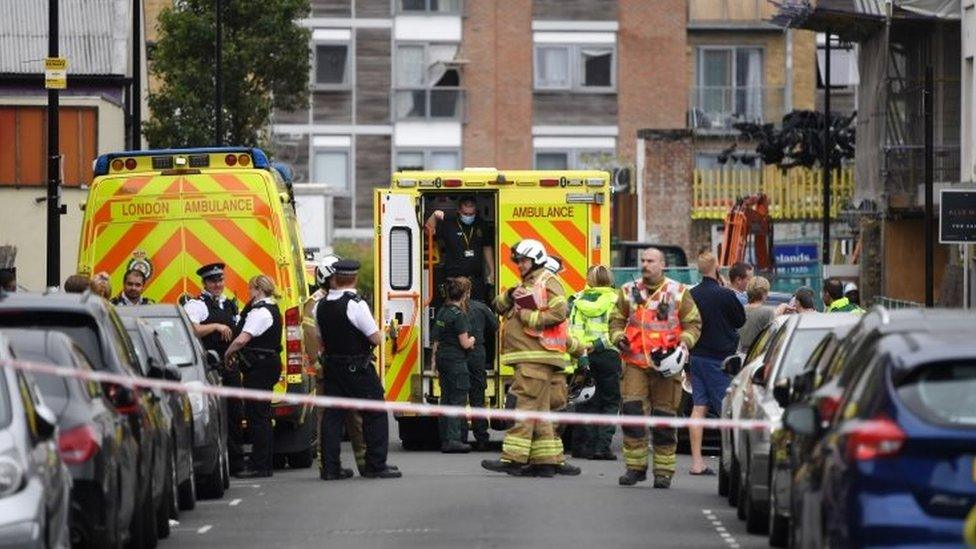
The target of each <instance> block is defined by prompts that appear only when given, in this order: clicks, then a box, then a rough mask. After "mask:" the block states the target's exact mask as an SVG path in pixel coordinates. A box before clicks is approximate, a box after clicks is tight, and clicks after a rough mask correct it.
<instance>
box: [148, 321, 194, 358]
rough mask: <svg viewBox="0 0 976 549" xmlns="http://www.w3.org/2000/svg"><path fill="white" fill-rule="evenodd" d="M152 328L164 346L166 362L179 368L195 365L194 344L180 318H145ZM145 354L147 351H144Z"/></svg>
mask: <svg viewBox="0 0 976 549" xmlns="http://www.w3.org/2000/svg"><path fill="white" fill-rule="evenodd" d="M145 321H146V322H148V323H149V325H150V326H152V327H153V328H155V329H156V333H157V334H158V335H159V342H160V343H162V344H163V351H164V352H165V353H166V360H167V361H168V362H169V363H170V364H176V365H178V366H190V365H192V364H193V343H192V342H191V341H190V336H189V334H187V333H186V327H184V326H183V323H182V322H180V319H178V318H160V317H155V318H148V317H147V318H145ZM143 352H145V351H143Z"/></svg>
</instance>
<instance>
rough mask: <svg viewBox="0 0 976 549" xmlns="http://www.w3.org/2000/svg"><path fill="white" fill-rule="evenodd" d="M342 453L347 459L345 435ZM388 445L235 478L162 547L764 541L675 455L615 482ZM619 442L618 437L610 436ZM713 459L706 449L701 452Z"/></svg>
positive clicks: (586, 472) (591, 473) (587, 471)
mask: <svg viewBox="0 0 976 549" xmlns="http://www.w3.org/2000/svg"><path fill="white" fill-rule="evenodd" d="M343 446H344V448H343V452H344V456H343V460H344V463H345V464H346V465H347V466H348V465H351V464H353V461H352V455H351V452H350V451H349V448H348V444H343ZM394 446H396V449H394V450H391V452H390V463H391V464H395V465H398V466H399V467H400V469H401V470H402V471H403V472H404V477H403V478H401V479H394V480H368V479H363V478H360V477H358V476H357V477H354V478H353V479H350V480H346V481H339V482H323V481H321V480H319V479H318V474H317V470H316V469H307V470H286V471H278V472H276V473H275V475H274V477H273V478H270V479H256V480H253V481H250V480H249V481H244V480H234V481H233V483H232V485H231V488H230V490H229V491H228V492H227V494H226V495H225V496H224V499H222V500H217V501H213V500H211V501H206V500H204V501H200V502H198V505H197V509H196V510H194V511H191V512H183V513H182V515H181V516H180V521H179V525H177V526H175V527H174V529H173V533H172V535H171V538H170V539H169V540H166V541H163V542H161V547H164V548H165V547H167V546H173V547H181V548H183V547H201V548H202V547H208V548H209V547H235V548H244V547H262V548H268V547H281V548H284V547H289V548H291V547H329V548H330V549H331V548H343V547H355V548H373V547H391V548H393V547H395V548H397V549H406V548H411V547H423V548H432V547H445V548H457V547H465V548H476V547H500V548H508V547H566V548H569V547H601V548H602V547H641V548H645V547H696V548H699V547H700V548H707V547H716V548H737V547H766V546H767V545H766V538H764V537H759V536H752V535H749V534H746V532H745V526H744V524H743V523H742V522H740V521H738V520H736V518H735V509H733V508H731V507H729V506H728V505H727V504H726V503H725V501H724V499H723V498H719V497H718V496H717V493H716V486H717V482H718V481H717V479H716V477H692V476H690V475H688V467H689V465H690V458H689V457H687V456H679V459H678V475H677V476H676V477H675V481H674V483H673V485H672V487H671V489H670V490H655V489H653V488H652V487H651V486H650V482H647V483H641V484H638V485H637V486H636V487H629V488H624V487H620V486H618V485H617V477H618V476H619V475H620V474H621V469H622V467H623V464H622V462H621V461H617V462H605V461H603V462H596V461H574V463H576V464H578V465H580V466H582V468H583V474H582V475H580V476H578V477H556V478H554V479H522V478H514V477H508V476H506V475H502V474H497V473H491V472H488V471H485V470H483V469H481V467H480V461H481V460H482V459H484V458H494V457H497V453H472V454H468V455H443V454H440V453H436V452H403V451H400V450H399V445H398V444H396V445H394ZM618 451H619V442H618ZM709 464H710V465H711V467H712V468H713V469H716V468H717V465H718V464H717V460H716V459H715V458H709Z"/></svg>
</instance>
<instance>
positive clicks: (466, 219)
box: [461, 215, 475, 225]
mask: <svg viewBox="0 0 976 549" xmlns="http://www.w3.org/2000/svg"><path fill="white" fill-rule="evenodd" d="M474 217H475V216H473V215H462V216H461V223H464V224H465V225H470V224H472V223H474Z"/></svg>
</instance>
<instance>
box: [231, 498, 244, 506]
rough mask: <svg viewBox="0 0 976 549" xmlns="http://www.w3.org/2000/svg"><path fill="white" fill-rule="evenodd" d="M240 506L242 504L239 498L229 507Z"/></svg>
mask: <svg viewBox="0 0 976 549" xmlns="http://www.w3.org/2000/svg"><path fill="white" fill-rule="evenodd" d="M240 504H241V498H237V499H232V500H230V504H229V505H230V506H231V507H236V506H238V505H240Z"/></svg>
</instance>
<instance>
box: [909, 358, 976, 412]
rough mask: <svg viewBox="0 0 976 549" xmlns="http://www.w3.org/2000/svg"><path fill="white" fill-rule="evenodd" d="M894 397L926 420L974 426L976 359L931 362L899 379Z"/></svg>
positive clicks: (975, 410)
mask: <svg viewBox="0 0 976 549" xmlns="http://www.w3.org/2000/svg"><path fill="white" fill-rule="evenodd" d="M897 391H898V396H899V397H901V399H902V400H903V401H904V402H905V404H906V405H908V407H909V408H911V410H912V411H913V412H915V413H916V414H918V415H920V416H922V417H923V418H925V419H927V420H928V421H932V422H934V423H939V424H947V425H950V426H958V427H973V426H976V361H966V362H949V363H939V364H932V365H929V366H925V367H922V368H919V369H917V370H915V371H914V372H912V373H911V374H910V375H909V376H907V377H906V378H905V379H903V380H902V381H901V382H900V383H899V385H898V388H897Z"/></svg>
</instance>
